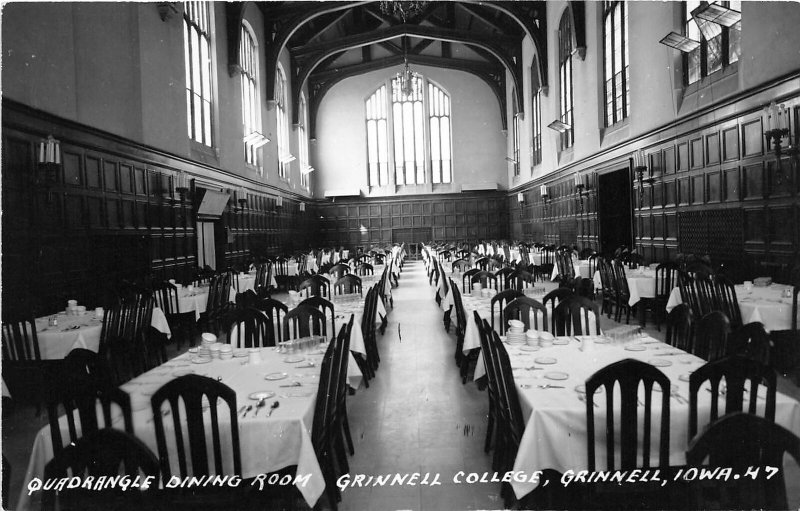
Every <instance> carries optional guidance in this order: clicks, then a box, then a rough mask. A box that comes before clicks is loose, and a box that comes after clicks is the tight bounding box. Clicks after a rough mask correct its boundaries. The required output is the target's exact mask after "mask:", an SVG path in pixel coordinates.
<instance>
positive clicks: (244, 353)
mask: <svg viewBox="0 0 800 511" xmlns="http://www.w3.org/2000/svg"><path fill="white" fill-rule="evenodd" d="M233 356H234V357H238V358H242V357H246V356H247V350H233Z"/></svg>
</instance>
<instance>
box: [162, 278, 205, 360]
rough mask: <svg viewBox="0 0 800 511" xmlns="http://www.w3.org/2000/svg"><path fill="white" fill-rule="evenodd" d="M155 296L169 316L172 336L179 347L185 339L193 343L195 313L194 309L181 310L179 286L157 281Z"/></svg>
mask: <svg viewBox="0 0 800 511" xmlns="http://www.w3.org/2000/svg"><path fill="white" fill-rule="evenodd" d="M153 296H154V297H155V305H156V306H158V307H159V308H160V309H161V311H162V312H163V313H164V316H165V317H166V318H167V323H168V324H169V329H170V332H172V338H173V339H175V344H176V345H177V347H178V349H180V348H181V345H182V344H183V341H187V342H188V343H189V344H190V345H191V344H192V338H193V334H194V330H195V313H194V311H188V312H181V304H180V299H179V298H178V288H177V286H175V285H174V284H172V283H171V282H167V281H162V282H156V283H154V284H153Z"/></svg>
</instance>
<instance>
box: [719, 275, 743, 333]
mask: <svg viewBox="0 0 800 511" xmlns="http://www.w3.org/2000/svg"><path fill="white" fill-rule="evenodd" d="M713 284H714V298H715V306H714V309H716V310H720V311H722V312H724V313H725V315H726V316H728V320H729V321H730V322H731V328H733V329H734V330H735V329H737V328H739V327H741V326H742V312H741V311H740V310H739V301H738V300H737V299H736V290H735V289H734V287H733V282H731V280H730V279H729V278H727V277H725V276H724V275H715V276H714V279H713Z"/></svg>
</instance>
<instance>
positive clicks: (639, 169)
mask: <svg viewBox="0 0 800 511" xmlns="http://www.w3.org/2000/svg"><path fill="white" fill-rule="evenodd" d="M636 161H638V163H639V164H638V165H634V167H633V171H634V172H636V180H637V181H638V182H639V208H641V207H642V201H643V200H644V185H645V183H646V184H649V185H651V184H653V181H654V180H653V173H652V170H649V169H648V168H647V165H644V156H643V155H642V154H641V153H637V157H636ZM645 172H647V174H648V177H647V178H645V177H644V173H645Z"/></svg>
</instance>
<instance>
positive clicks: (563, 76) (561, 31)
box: [558, 8, 575, 149]
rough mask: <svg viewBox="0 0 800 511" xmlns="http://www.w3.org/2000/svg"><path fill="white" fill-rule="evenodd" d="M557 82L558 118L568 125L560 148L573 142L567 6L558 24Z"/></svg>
mask: <svg viewBox="0 0 800 511" xmlns="http://www.w3.org/2000/svg"><path fill="white" fill-rule="evenodd" d="M558 83H559V94H560V97H559V107H560V112H561V117H560V120H561V122H563V123H564V124H566V125H568V126H569V127H568V128H567V129H566V130H565V131H564V132H563V133H561V149H567V148H569V147H572V145H573V143H574V142H575V126H574V118H575V117H574V115H573V112H572V107H573V103H572V20H571V17H570V11H569V8H567V9H566V10H565V11H564V14H563V15H562V16H561V21H560V22H559V24H558Z"/></svg>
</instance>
